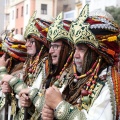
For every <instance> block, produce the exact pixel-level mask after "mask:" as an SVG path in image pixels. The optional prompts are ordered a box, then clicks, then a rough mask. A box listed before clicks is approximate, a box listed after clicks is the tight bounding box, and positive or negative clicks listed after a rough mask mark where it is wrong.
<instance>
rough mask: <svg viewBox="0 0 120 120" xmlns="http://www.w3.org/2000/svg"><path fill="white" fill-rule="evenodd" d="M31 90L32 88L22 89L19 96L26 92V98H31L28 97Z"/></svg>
mask: <svg viewBox="0 0 120 120" xmlns="http://www.w3.org/2000/svg"><path fill="white" fill-rule="evenodd" d="M29 91H30V88H25V89H22V90H21V91H20V92H19V97H21V96H22V94H24V98H25V99H27V100H28V99H29V97H28V93H29Z"/></svg>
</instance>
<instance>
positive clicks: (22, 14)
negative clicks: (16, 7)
mask: <svg viewBox="0 0 120 120" xmlns="http://www.w3.org/2000/svg"><path fill="white" fill-rule="evenodd" d="M21 16H23V6H22V7H21Z"/></svg>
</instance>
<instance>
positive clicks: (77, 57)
mask: <svg viewBox="0 0 120 120" xmlns="http://www.w3.org/2000/svg"><path fill="white" fill-rule="evenodd" d="M75 48H76V49H75V53H74V61H75V65H76V68H77V72H79V73H81V71H82V66H83V62H84V55H85V53H86V51H87V49H88V47H87V46H86V45H84V44H78V45H77V46H76V47H75Z"/></svg>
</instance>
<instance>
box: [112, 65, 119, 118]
mask: <svg viewBox="0 0 120 120" xmlns="http://www.w3.org/2000/svg"><path fill="white" fill-rule="evenodd" d="M112 80H113V84H114V92H115V97H116V103H117V105H116V106H117V113H116V114H117V118H119V117H120V116H119V115H120V73H118V72H117V70H116V68H115V67H112Z"/></svg>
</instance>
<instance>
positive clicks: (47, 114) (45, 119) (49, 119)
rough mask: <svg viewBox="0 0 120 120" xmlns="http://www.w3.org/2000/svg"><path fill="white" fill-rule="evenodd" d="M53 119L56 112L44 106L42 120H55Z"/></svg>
mask: <svg viewBox="0 0 120 120" xmlns="http://www.w3.org/2000/svg"><path fill="white" fill-rule="evenodd" d="M53 118H54V111H53V110H52V109H51V108H50V107H48V106H47V105H44V107H43V109H42V120H53Z"/></svg>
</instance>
